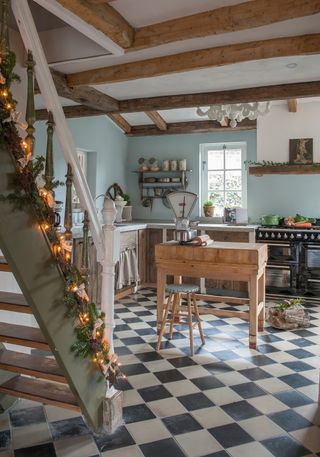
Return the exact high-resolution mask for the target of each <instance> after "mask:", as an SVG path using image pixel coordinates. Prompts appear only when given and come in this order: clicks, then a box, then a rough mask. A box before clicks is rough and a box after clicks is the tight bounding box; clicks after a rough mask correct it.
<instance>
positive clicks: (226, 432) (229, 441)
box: [209, 423, 292, 457]
mask: <svg viewBox="0 0 320 457" xmlns="http://www.w3.org/2000/svg"><path fill="white" fill-rule="evenodd" d="M209 432H210V433H211V435H212V436H213V437H214V438H215V439H216V440H217V441H218V442H219V443H220V444H221V445H222V446H223V447H224V448H225V449H226V448H228V447H232V446H240V444H245V443H250V442H251V441H254V439H253V438H252V437H251V436H250V435H249V434H248V433H247V432H246V431H245V430H243V428H241V427H240V425H238V424H235V423H234V424H227V425H221V426H220V427H214V428H211V429H209ZM291 457H292V456H291Z"/></svg>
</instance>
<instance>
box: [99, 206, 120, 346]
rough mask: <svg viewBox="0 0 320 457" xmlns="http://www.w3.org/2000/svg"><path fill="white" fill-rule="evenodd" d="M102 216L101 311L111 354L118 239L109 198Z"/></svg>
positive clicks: (114, 214) (114, 211)
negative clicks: (103, 314) (103, 315)
mask: <svg viewBox="0 0 320 457" xmlns="http://www.w3.org/2000/svg"><path fill="white" fill-rule="evenodd" d="M102 214H103V220H104V223H105V225H104V226H103V237H104V256H103V262H102V290H101V311H103V312H104V313H105V315H106V316H105V337H106V339H107V341H108V342H109V344H110V351H111V352H113V351H114V348H113V329H114V326H115V323H114V282H115V265H116V262H117V260H118V256H119V250H120V241H119V240H120V237H119V231H118V230H116V227H115V226H114V221H115V218H116V214H117V210H116V208H115V204H114V201H113V200H111V199H110V198H105V200H104V204H103V210H102Z"/></svg>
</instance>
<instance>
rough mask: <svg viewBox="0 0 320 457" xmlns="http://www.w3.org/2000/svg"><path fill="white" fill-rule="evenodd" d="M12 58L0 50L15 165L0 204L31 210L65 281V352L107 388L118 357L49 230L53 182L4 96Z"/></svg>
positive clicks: (0, 110) (3, 106)
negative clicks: (68, 336) (71, 332)
mask: <svg viewBox="0 0 320 457" xmlns="http://www.w3.org/2000/svg"><path fill="white" fill-rule="evenodd" d="M14 66H15V55H14V53H13V52H12V51H9V52H5V53H3V52H1V49H0V144H2V145H5V146H6V147H7V148H8V149H9V151H10V152H11V154H12V155H13V157H14V158H15V163H16V171H17V173H16V176H15V177H14V192H13V193H12V194H10V195H8V196H6V197H3V196H0V198H1V199H2V200H3V199H5V200H9V201H11V202H12V203H13V204H14V206H15V207H18V208H22V207H23V206H24V205H25V204H29V205H31V207H32V208H33V210H34V213H35V215H36V217H37V220H38V224H39V229H40V230H41V231H42V232H43V234H44V236H46V237H47V240H48V243H49V244H50V247H51V251H52V255H53V256H54V257H55V259H56V260H57V262H58V264H59V265H60V267H61V270H62V272H63V274H64V277H65V282H66V287H65V290H64V295H63V298H62V301H63V302H64V304H65V305H66V307H67V315H68V316H69V317H71V318H73V320H74V328H75V333H76V341H75V342H74V343H73V345H72V346H71V351H73V352H74V354H75V355H76V356H78V357H82V358H88V359H89V360H91V362H92V363H93V364H94V365H95V366H96V368H97V369H98V370H100V372H101V375H102V376H101V378H102V379H103V378H104V379H105V380H106V381H108V383H109V384H111V385H113V384H114V383H115V381H116V378H117V377H118V376H121V377H122V378H126V376H125V375H124V374H123V373H122V372H121V369H120V365H121V364H120V363H119V361H118V356H117V355H116V354H114V353H111V351H110V346H109V343H108V341H107V340H106V338H105V336H104V334H105V323H104V318H105V315H104V313H102V312H101V311H99V310H98V309H97V307H96V305H95V303H93V302H92V301H90V299H89V296H88V293H87V290H86V286H85V284H84V280H83V277H82V276H81V273H80V271H79V270H78V269H77V268H76V266H75V265H73V264H72V243H71V242H70V241H69V240H66V237H65V236H64V235H63V234H61V233H59V232H58V231H57V230H56V228H55V227H54V205H55V200H54V188H55V187H57V186H58V185H60V184H61V183H60V182H59V181H55V182H53V183H51V184H50V188H48V187H49V186H46V183H45V179H44V175H43V172H44V158H43V157H36V158H34V157H33V151H32V150H31V149H32V148H31V146H30V144H29V142H27V141H25V140H23V139H21V138H20V136H19V132H18V128H23V129H24V130H25V128H26V125H25V124H23V123H22V122H21V121H20V116H21V113H19V112H17V111H16V102H15V100H14V99H13V96H12V93H11V91H10V85H11V83H12V81H14V80H17V79H18V77H17V76H16V75H15V74H14V73H13V69H14Z"/></svg>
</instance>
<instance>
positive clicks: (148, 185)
mask: <svg viewBox="0 0 320 457" xmlns="http://www.w3.org/2000/svg"><path fill="white" fill-rule="evenodd" d="M191 172H192V170H176V171H162V170H160V171H136V172H134V173H138V175H139V189H140V199H141V202H142V205H143V206H149V207H150V208H152V202H153V199H157V198H161V199H163V200H164V199H165V196H166V195H167V194H168V193H169V192H172V191H173V190H186V188H187V186H188V174H189V173H191ZM165 204H166V203H165Z"/></svg>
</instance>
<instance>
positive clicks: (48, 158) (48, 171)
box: [44, 111, 55, 196]
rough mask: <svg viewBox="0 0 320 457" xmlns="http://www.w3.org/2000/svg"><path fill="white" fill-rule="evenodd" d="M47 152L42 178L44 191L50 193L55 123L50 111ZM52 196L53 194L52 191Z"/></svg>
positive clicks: (52, 177)
mask: <svg viewBox="0 0 320 457" xmlns="http://www.w3.org/2000/svg"><path fill="white" fill-rule="evenodd" d="M47 126H48V128H47V150H46V167H45V172H44V177H45V181H46V185H45V187H46V189H47V190H51V191H52V186H53V181H54V166H53V132H54V126H55V122H54V119H53V115H52V113H51V111H49V113H48V122H47ZM52 194H53V196H54V192H53V191H52Z"/></svg>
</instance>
